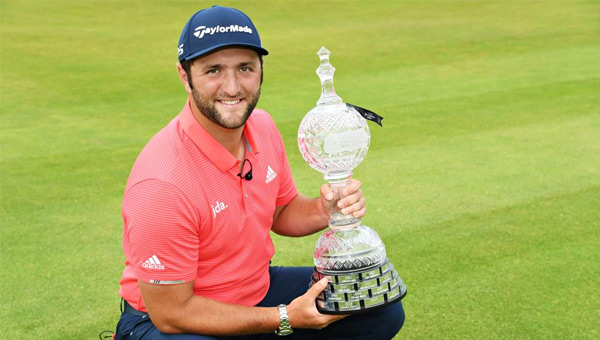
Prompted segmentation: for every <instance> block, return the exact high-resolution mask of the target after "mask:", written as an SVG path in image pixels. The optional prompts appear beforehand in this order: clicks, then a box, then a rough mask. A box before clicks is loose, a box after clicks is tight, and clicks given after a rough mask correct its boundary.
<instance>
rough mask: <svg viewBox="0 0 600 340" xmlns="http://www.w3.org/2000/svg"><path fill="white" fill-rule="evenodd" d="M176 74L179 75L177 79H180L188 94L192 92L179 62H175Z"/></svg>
mask: <svg viewBox="0 0 600 340" xmlns="http://www.w3.org/2000/svg"><path fill="white" fill-rule="evenodd" d="M177 74H178V75H179V80H181V83H182V84H183V87H184V88H185V91H186V92H187V93H189V94H192V89H191V88H190V84H189V82H188V75H187V73H186V72H185V70H184V69H183V66H181V63H179V62H178V63H177Z"/></svg>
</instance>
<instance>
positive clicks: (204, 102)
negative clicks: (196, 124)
mask: <svg viewBox="0 0 600 340" xmlns="http://www.w3.org/2000/svg"><path fill="white" fill-rule="evenodd" d="M192 97H193V98H194V103H196V107H198V109H199V110H200V112H201V113H202V114H203V115H204V116H205V117H206V118H208V119H210V120H211V121H212V122H213V123H215V124H217V125H219V126H221V127H224V128H227V129H237V128H239V127H241V126H243V125H244V124H246V121H247V120H248V118H249V117H250V114H251V113H252V111H254V108H255V107H256V104H257V103H258V98H259V97H260V87H259V88H258V90H257V91H256V93H255V94H254V95H253V96H252V97H250V98H248V107H247V108H246V112H245V113H244V115H243V116H242V117H241V118H240V119H239V120H237V121H226V120H225V118H224V117H223V115H221V113H220V112H219V111H218V110H217V108H216V107H215V105H214V102H211V100H210V99H208V98H205V97H203V96H202V95H201V94H200V93H199V92H198V91H197V90H196V89H195V88H192Z"/></svg>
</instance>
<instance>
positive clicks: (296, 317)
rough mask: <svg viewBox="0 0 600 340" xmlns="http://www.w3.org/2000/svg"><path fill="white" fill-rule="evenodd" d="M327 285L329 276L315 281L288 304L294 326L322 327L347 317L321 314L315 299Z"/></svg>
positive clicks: (291, 323) (290, 318)
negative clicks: (302, 293)
mask: <svg viewBox="0 0 600 340" xmlns="http://www.w3.org/2000/svg"><path fill="white" fill-rule="evenodd" d="M326 287H327V278H323V279H321V280H320V281H318V282H317V283H315V284H314V285H313V286H312V287H310V289H309V290H308V291H307V292H306V293H305V294H304V295H302V296H299V297H297V298H296V299H294V300H293V301H292V302H291V303H290V304H289V305H288V306H287V311H288V317H289V320H290V325H291V326H292V328H313V329H322V328H325V327H327V326H328V325H329V324H330V323H332V322H335V321H338V320H340V319H343V318H345V317H347V316H348V315H329V314H321V313H319V310H318V309H317V306H316V304H315V301H316V299H317V297H318V296H319V294H320V293H321V292H322V291H323V290H324V289H325V288H326Z"/></svg>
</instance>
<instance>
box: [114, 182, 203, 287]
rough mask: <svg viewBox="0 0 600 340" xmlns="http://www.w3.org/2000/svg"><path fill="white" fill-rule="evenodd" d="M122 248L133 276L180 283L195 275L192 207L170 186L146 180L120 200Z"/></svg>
mask: <svg viewBox="0 0 600 340" xmlns="http://www.w3.org/2000/svg"><path fill="white" fill-rule="evenodd" d="M123 220H124V228H125V229H124V234H123V236H124V240H123V243H124V250H125V256H126V257H127V259H128V260H129V261H130V262H131V264H132V266H133V269H134V271H135V274H136V276H137V279H138V280H140V281H143V282H148V283H164V284H169V283H184V282H190V281H193V280H194V279H195V278H196V272H197V268H198V247H199V240H198V233H199V230H198V226H199V222H200V221H198V218H197V214H195V213H194V208H193V206H192V205H191V204H190V202H189V200H188V199H187V197H186V196H185V195H184V194H183V193H182V192H181V191H180V190H179V189H178V188H176V187H175V186H174V185H172V184H170V183H168V182H165V181H161V180H156V179H149V180H145V181H142V182H140V183H137V184H136V185H134V186H133V187H131V188H130V189H129V190H128V191H127V192H126V194H125V196H124V199H123Z"/></svg>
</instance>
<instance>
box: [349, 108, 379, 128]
mask: <svg viewBox="0 0 600 340" xmlns="http://www.w3.org/2000/svg"><path fill="white" fill-rule="evenodd" d="M346 105H348V106H349V107H352V108H354V109H355V110H356V111H358V113H360V115H361V116H363V118H364V119H366V120H370V121H372V122H375V123H377V124H378V125H379V126H381V127H383V125H381V121H382V120H383V117H381V116H380V115H378V114H377V113H375V112H373V111H371V110H367V109H365V108H363V107H360V106H356V105H352V104H350V103H346Z"/></svg>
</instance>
